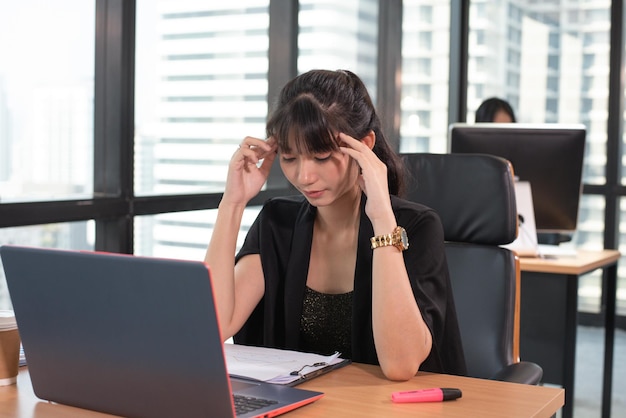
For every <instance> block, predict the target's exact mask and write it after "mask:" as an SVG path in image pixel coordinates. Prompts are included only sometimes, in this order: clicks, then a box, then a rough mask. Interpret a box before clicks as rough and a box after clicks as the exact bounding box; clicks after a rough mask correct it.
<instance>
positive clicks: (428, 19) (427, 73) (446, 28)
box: [400, 0, 450, 152]
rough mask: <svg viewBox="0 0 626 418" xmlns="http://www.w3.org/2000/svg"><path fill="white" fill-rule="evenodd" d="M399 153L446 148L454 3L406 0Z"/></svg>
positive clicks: (403, 28) (439, 150) (440, 0)
mask: <svg viewBox="0 0 626 418" xmlns="http://www.w3.org/2000/svg"><path fill="white" fill-rule="evenodd" d="M402 17H403V22H402V98H401V104H400V110H401V116H400V152H446V144H447V141H446V138H447V132H448V82H449V74H448V73H449V67H450V59H449V53H450V2H449V1H442V0H405V1H404V2H403V11H402Z"/></svg>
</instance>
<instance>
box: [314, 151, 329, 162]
mask: <svg viewBox="0 0 626 418" xmlns="http://www.w3.org/2000/svg"><path fill="white" fill-rule="evenodd" d="M332 155H333V154H332V152H330V153H328V154H322V155H319V154H318V155H316V156H315V160H316V161H319V162H324V161H328V160H329V159H330V157H331V156H332Z"/></svg>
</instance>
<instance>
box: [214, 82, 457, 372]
mask: <svg viewBox="0 0 626 418" xmlns="http://www.w3.org/2000/svg"><path fill="white" fill-rule="evenodd" d="M266 128H267V136H268V138H269V139H268V140H267V141H265V140H262V139H259V138H252V137H246V138H245V139H244V140H243V142H242V144H241V145H240V148H239V149H238V150H237V151H236V152H235V153H234V155H233V157H232V159H231V162H230V165H229V170H228V177H227V183H226V189H225V191H224V195H223V198H222V201H221V202H220V205H219V209H218V215H217V219H216V223H215V228H214V232H213V236H212V237H211V242H210V244H209V247H208V250H207V255H206V262H207V263H208V264H209V265H210V266H211V270H212V275H213V277H215V280H214V284H213V285H214V287H215V292H216V301H217V304H218V310H219V317H220V326H221V329H222V336H223V338H224V339H227V338H229V337H231V336H233V335H234V336H235V342H237V343H242V344H250V345H263V346H270V347H278V348H286V349H293V350H300V351H310V352H317V353H320V354H330V353H332V352H334V351H335V350H337V351H339V352H341V353H342V357H345V358H351V359H352V360H353V361H356V362H364V363H372V364H380V366H381V368H382V371H383V373H384V374H385V375H386V376H387V378H389V379H392V380H406V379H409V378H411V377H412V376H414V375H415V373H416V372H417V371H418V369H422V370H428V371H434V372H445V373H455V374H464V373H465V364H464V359H463V353H462V348H461V342H460V336H459V331H458V325H457V319H456V313H455V309H454V303H453V299H452V292H451V288H450V281H449V277H448V271H447V265H446V259H445V253H444V246H443V231H442V227H441V223H440V221H439V218H438V217H437V215H436V214H435V213H434V212H433V211H432V210H431V209H429V208H427V207H424V206H421V205H418V204H415V203H411V202H408V201H405V200H402V199H400V198H398V197H396V196H395V195H396V194H398V193H399V192H400V191H401V187H402V185H401V178H402V173H401V170H402V164H401V160H400V159H399V158H398V156H397V155H395V154H394V152H393V151H392V150H391V148H390V147H389V145H388V143H387V141H386V139H385V137H384V135H383V133H382V131H381V127H380V120H379V118H378V115H377V114H376V111H375V109H374V106H373V104H372V101H371V99H370V97H369V95H368V93H367V90H366V88H365V85H364V84H363V82H362V81H361V80H360V79H359V78H358V77H357V76H356V75H355V74H353V73H351V72H349V71H342V70H340V71H325V70H313V71H309V72H307V73H304V74H302V75H300V76H298V77H296V78H295V79H293V80H292V81H290V82H289V83H288V84H287V85H286V86H285V87H284V88H283V90H282V91H281V94H280V96H279V100H278V104H277V107H276V109H275V111H274V113H273V114H272V116H271V117H270V118H269V120H268V122H267V127H266ZM276 158H278V159H279V163H280V166H281V168H282V171H283V173H284V175H285V177H286V178H287V179H288V180H289V182H290V183H291V184H292V185H293V186H294V187H295V188H296V189H297V190H298V191H299V192H300V193H301V195H299V196H294V197H285V198H275V199H271V200H269V201H268V202H267V203H266V204H265V205H264V207H263V209H262V211H261V212H260V214H259V216H258V218H257V219H256V221H255V222H254V224H253V225H252V227H251V228H250V230H249V232H248V235H247V237H246V240H245V243H244V245H243V247H242V248H241V250H240V251H239V253H238V254H237V256H236V257H233V254H234V253H235V249H236V240H237V234H238V232H239V228H240V224H241V218H242V215H243V210H244V208H245V206H246V204H247V203H248V201H249V200H250V199H251V198H252V197H254V196H255V195H256V194H257V193H258V192H259V190H260V189H261V187H262V186H263V184H264V183H265V181H266V179H267V176H268V174H269V171H270V167H271V166H272V164H273V162H274V160H275V159H276ZM390 194H391V195H390ZM398 226H401V227H403V228H399V227H398ZM407 238H408V241H409V243H410V245H408V246H407V245H406V244H407V243H406V239H407ZM403 239H404V241H403Z"/></svg>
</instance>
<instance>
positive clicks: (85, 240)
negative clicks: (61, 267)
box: [0, 221, 95, 310]
mask: <svg viewBox="0 0 626 418" xmlns="http://www.w3.org/2000/svg"><path fill="white" fill-rule="evenodd" d="M94 237H95V222H93V221H86V222H71V223H58V224H48V225H35V226H22V227H16V228H0V244H1V245H6V244H13V245H25V246H29V247H46V248H61V249H67V250H93V249H94ZM2 309H12V307H11V300H10V298H9V292H8V289H7V283H6V278H5V276H4V269H3V268H2V261H1V260H0V310H2Z"/></svg>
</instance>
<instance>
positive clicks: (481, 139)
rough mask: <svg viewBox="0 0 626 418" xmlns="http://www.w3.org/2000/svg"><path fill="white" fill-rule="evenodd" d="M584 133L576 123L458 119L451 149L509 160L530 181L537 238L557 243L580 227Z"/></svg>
mask: <svg viewBox="0 0 626 418" xmlns="http://www.w3.org/2000/svg"><path fill="white" fill-rule="evenodd" d="M585 136H586V130H585V126H584V125H578V124H575V125H572V124H522V123H476V124H464V123H454V124H452V125H450V129H449V135H448V139H449V150H450V152H453V153H455V152H456V153H477V154H492V155H497V156H500V157H503V158H506V159H507V160H509V161H510V162H511V164H512V165H513V171H514V173H515V177H516V178H518V179H519V180H521V181H528V182H530V186H531V189H532V197H533V206H534V210H535V222H536V225H537V236H538V239H539V242H540V243H542V244H553V245H557V244H559V243H561V242H564V241H569V240H571V238H572V235H573V234H574V232H575V230H576V226H577V222H578V205H579V201H580V194H581V190H582V170H583V156H584V153H585Z"/></svg>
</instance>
